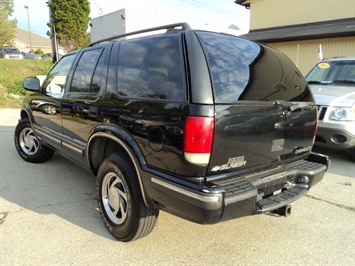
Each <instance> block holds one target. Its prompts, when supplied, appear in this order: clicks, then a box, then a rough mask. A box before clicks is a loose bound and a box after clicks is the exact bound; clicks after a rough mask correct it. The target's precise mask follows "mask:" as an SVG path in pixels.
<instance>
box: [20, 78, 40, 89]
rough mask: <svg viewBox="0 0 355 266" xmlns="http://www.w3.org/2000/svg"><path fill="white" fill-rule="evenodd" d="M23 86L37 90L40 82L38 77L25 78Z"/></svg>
mask: <svg viewBox="0 0 355 266" xmlns="http://www.w3.org/2000/svg"><path fill="white" fill-rule="evenodd" d="M23 87H24V88H25V89H26V90H28V91H39V88H40V84H39V79H38V78H25V80H24V81H23Z"/></svg>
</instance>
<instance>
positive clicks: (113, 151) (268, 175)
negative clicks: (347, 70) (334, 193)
mask: <svg viewBox="0 0 355 266" xmlns="http://www.w3.org/2000/svg"><path fill="white" fill-rule="evenodd" d="M156 31H158V32H156ZM161 31H163V32H161ZM149 32H150V33H154V34H152V35H151V36H147V35H145V36H141V35H140V37H139V36H137V35H139V34H141V33H145V34H147V33H149ZM127 37H130V38H127ZM24 88H25V89H27V90H30V91H33V94H32V95H31V96H29V97H27V98H26V99H25V100H24V103H23V106H22V110H21V118H20V120H19V123H18V125H17V127H16V129H15V145H16V149H17V151H18V153H19V154H20V156H21V157H22V158H23V159H24V160H25V161H28V162H33V163H39V162H44V161H46V160H48V159H50V158H51V156H52V155H53V152H54V151H56V152H58V153H60V154H61V155H63V156H65V157H66V158H68V159H70V160H73V161H74V162H76V163H77V164H79V165H81V166H83V167H85V168H86V169H88V170H90V171H92V172H93V173H94V174H95V175H96V176H97V196H98V205H99V210H100V213H101V215H102V219H103V221H104V224H105V225H106V227H107V228H108V230H109V231H110V232H111V233H112V234H113V235H114V236H115V237H116V238H117V239H119V240H121V241H132V240H135V239H138V238H140V237H143V236H145V235H147V234H149V233H150V232H151V231H152V229H153V227H154V225H155V223H156V219H157V217H158V213H159V209H160V210H164V211H167V212H169V213H172V214H174V215H177V216H179V217H182V218H184V219H187V220H190V221H193V222H196V223H201V224H213V223H218V222H221V221H226V220H230V219H233V218H237V217H242V216H246V215H252V214H257V213H265V212H269V211H273V210H281V211H284V212H285V214H287V213H289V211H290V209H288V208H286V206H288V204H289V203H290V202H292V201H294V200H296V199H298V198H300V197H301V196H303V195H304V194H306V193H307V191H308V190H309V189H310V188H311V187H312V186H314V185H315V184H316V183H318V182H319V181H320V180H321V179H322V178H323V176H324V174H325V172H326V170H327V168H328V158H327V157H326V156H323V155H319V154H315V153H312V152H311V149H312V145H313V142H314V136H315V132H316V128H317V109H316V106H315V104H314V100H313V97H312V94H311V92H310V90H309V88H308V86H307V83H306V82H305V80H304V78H303V76H302V75H301V73H300V71H299V70H298V69H297V68H296V67H295V66H294V65H293V64H292V63H291V61H290V60H289V59H288V58H287V57H286V56H285V55H283V54H282V53H280V52H278V51H276V50H274V49H271V48H269V47H267V46H264V45H261V44H257V43H254V42H251V41H249V40H246V39H241V38H238V37H236V36H231V35H226V34H220V33H214V32H207V31H198V30H192V29H190V27H189V25H187V24H185V23H180V24H173V25H167V26H162V27H157V28H153V29H148V30H143V31H138V32H134V33H130V34H125V35H120V36H115V37H112V38H108V39H104V40H101V41H99V42H96V43H92V44H91V45H90V46H89V47H87V48H85V49H82V50H80V51H75V52H73V53H70V54H67V55H65V56H63V58H62V59H61V60H60V61H59V62H58V63H57V64H56V65H55V66H54V67H53V69H52V70H51V71H50V73H49V74H48V76H47V78H46V79H45V81H44V83H43V84H42V85H40V83H39V81H38V79H37V78H26V79H25V80H24Z"/></svg>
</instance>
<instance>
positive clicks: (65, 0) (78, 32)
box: [47, 0, 90, 51]
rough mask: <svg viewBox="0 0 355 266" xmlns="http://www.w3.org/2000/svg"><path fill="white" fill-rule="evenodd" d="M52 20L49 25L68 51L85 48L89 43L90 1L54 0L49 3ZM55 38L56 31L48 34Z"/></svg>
mask: <svg viewBox="0 0 355 266" xmlns="http://www.w3.org/2000/svg"><path fill="white" fill-rule="evenodd" d="M48 6H49V8H50V10H51V14H52V19H51V22H50V23H48V26H49V27H50V28H51V29H54V30H55V34H56V38H57V40H58V42H59V44H60V45H61V46H63V47H64V48H65V49H66V50H67V51H73V50H76V49H80V48H82V47H85V46H87V45H88V43H89V37H88V34H87V32H86V31H87V28H88V26H89V21H90V17H89V15H90V2H89V0H52V1H49V2H48ZM47 34H48V35H49V36H50V37H51V38H54V31H50V32H48V33H47Z"/></svg>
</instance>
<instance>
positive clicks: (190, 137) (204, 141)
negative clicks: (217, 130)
mask: <svg viewBox="0 0 355 266" xmlns="http://www.w3.org/2000/svg"><path fill="white" fill-rule="evenodd" d="M184 134H185V135H184V154H185V158H186V160H187V161H188V162H190V163H193V164H197V165H206V164H208V163H209V160H210V155H211V149H212V142H213V134H214V118H213V117H208V116H207V117H206V116H189V117H188V118H187V119H186V124H185V132H184Z"/></svg>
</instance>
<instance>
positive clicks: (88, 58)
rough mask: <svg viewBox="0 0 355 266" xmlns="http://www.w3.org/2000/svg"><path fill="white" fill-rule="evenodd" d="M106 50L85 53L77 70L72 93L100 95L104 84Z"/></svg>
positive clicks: (71, 88) (71, 87)
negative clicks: (103, 66)
mask: <svg viewBox="0 0 355 266" xmlns="http://www.w3.org/2000/svg"><path fill="white" fill-rule="evenodd" d="M103 50H104V49H95V50H88V51H85V52H84V53H83V54H82V56H81V58H80V60H79V63H78V65H77V67H76V69H75V72H74V75H73V80H72V83H71V86H70V92H80V93H94V94H96V93H98V92H99V91H100V88H101V86H102V84H103V80H102V73H101V72H102V65H103V60H104V57H103V56H102V53H103Z"/></svg>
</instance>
